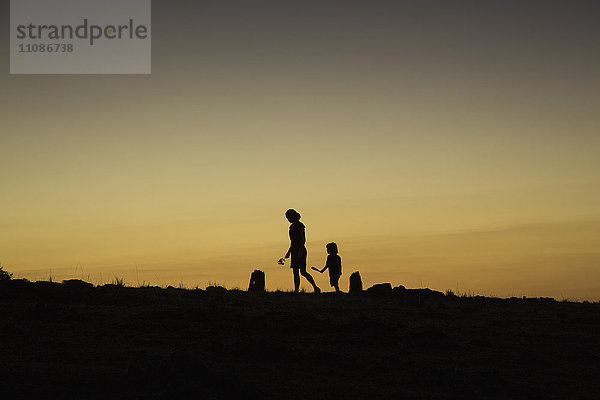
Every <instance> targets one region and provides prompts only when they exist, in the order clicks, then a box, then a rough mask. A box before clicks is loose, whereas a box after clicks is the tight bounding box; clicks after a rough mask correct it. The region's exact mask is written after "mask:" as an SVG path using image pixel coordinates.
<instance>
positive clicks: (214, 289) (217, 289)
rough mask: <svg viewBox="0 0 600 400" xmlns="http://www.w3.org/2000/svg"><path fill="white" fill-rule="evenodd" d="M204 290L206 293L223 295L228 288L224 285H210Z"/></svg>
mask: <svg viewBox="0 0 600 400" xmlns="http://www.w3.org/2000/svg"><path fill="white" fill-rule="evenodd" d="M204 292H205V293H206V294H213V295H222V294H225V293H227V289H225V288H224V287H223V286H208V287H207V288H206V289H205V290H204Z"/></svg>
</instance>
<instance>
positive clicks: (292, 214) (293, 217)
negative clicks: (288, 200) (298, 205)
mask: <svg viewBox="0 0 600 400" xmlns="http://www.w3.org/2000/svg"><path fill="white" fill-rule="evenodd" d="M285 217H286V218H287V219H288V221H290V222H296V221H300V213H299V212H298V211H296V210H294V209H293V208H290V209H289V210H287V211H286V212H285Z"/></svg>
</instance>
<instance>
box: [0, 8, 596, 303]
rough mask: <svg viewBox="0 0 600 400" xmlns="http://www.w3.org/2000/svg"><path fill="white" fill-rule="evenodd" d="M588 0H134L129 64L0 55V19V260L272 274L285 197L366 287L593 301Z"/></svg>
mask: <svg viewBox="0 0 600 400" xmlns="http://www.w3.org/2000/svg"><path fill="white" fill-rule="evenodd" d="M599 4H600V3H598V2H597V1H568V2H567V1H561V2H558V1H496V2H489V1H441V0H438V1H426V0H425V1H423V0H421V1H399V0H398V1H348V0H346V1H318V2H317V1H302V2H300V1H296V2H289V1H281V0H280V1H251V2H249V1H241V0H239V1H211V2H204V1H177V2H170V1H166V0H164V1H160V0H154V1H153V21H152V46H153V49H152V51H153V53H152V75H150V76H117V75H110V76H93V75H87V76H86V75H82V76H49V75H39V76H31V75H23V76H19V75H9V72H8V69H9V67H8V66H9V64H8V61H9V60H8V59H7V54H8V37H7V36H6V39H5V40H4V41H3V42H2V44H1V46H2V49H0V50H1V51H2V52H3V54H5V58H6V59H5V62H4V63H3V64H2V67H1V70H0V88H1V90H0V110H1V111H0V112H1V114H0V115H1V124H2V125H1V128H0V188H1V193H2V195H1V197H0V262H1V263H2V265H3V266H4V267H5V268H6V269H7V270H9V271H12V272H14V273H15V274H16V275H18V276H21V277H26V278H29V279H46V278H47V277H48V276H49V275H50V274H52V275H53V276H54V278H55V279H65V278H70V277H77V278H84V279H89V280H91V281H93V282H96V283H101V282H110V281H111V280H112V279H113V278H114V276H115V275H117V276H120V277H124V278H125V280H126V281H128V282H129V283H130V284H138V283H142V282H146V283H152V284H161V285H167V284H173V285H177V284H179V283H183V284H185V285H187V286H190V287H193V286H196V285H200V286H205V285H206V284H208V283H210V282H219V283H221V284H225V285H226V286H236V285H237V286H240V287H244V286H245V285H247V281H248V278H249V274H250V272H251V271H252V270H253V269H254V268H255V267H261V268H262V269H264V270H265V271H266V272H267V286H268V287H269V288H271V289H275V288H282V289H286V290H288V289H290V288H291V287H292V276H291V275H292V274H291V271H289V269H288V268H287V267H286V268H281V267H280V266H277V265H276V260H277V259H278V258H279V257H281V256H283V255H284V253H285V251H286V250H287V246H288V239H287V229H288V224H287V221H286V220H285V218H284V212H285V210H286V209H287V208H290V207H293V208H296V209H297V210H298V211H300V213H301V214H302V215H303V221H304V223H305V224H306V225H307V236H308V246H307V247H308V251H309V265H318V266H321V264H323V263H324V260H325V256H326V253H325V246H324V245H325V243H327V242H328V241H332V240H334V241H336V242H338V244H339V247H340V254H341V256H342V260H343V266H344V272H345V276H346V277H347V276H348V275H349V274H350V272H352V271H354V270H360V271H361V274H362V275H363V280H364V281H365V283H366V284H367V285H369V284H373V283H378V282H385V281H389V282H391V283H392V284H393V285H398V284H403V285H405V286H407V287H421V286H428V287H431V288H433V289H437V290H445V289H447V288H450V289H453V290H455V291H458V292H466V293H479V294H484V295H496V296H512V295H517V296H522V295H528V296H552V297H556V298H570V299H579V300H583V299H591V300H597V299H600V246H599V244H600V157H598V155H599V154H600V129H599V128H600V112H599V111H600V73H599V71H600V24H599V23H598V21H599V17H600V5H599ZM0 11H1V20H0V23H1V24H2V25H3V28H4V32H7V30H8V24H9V20H8V18H9V1H7V0H2V1H1V8H0ZM136 268H137V272H136ZM342 281H343V283H342V289H346V288H347V279H344V278H342ZM317 283H318V284H320V285H321V286H322V287H325V288H326V287H327V283H328V282H327V279H326V278H325V277H322V276H319V277H318V278H317ZM304 284H305V282H303V285H304Z"/></svg>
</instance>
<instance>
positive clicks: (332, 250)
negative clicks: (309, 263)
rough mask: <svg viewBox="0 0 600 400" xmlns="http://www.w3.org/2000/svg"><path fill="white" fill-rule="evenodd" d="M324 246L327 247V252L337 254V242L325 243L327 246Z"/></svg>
mask: <svg viewBox="0 0 600 400" xmlns="http://www.w3.org/2000/svg"><path fill="white" fill-rule="evenodd" d="M325 248H326V249H327V253H328V254H337V253H338V248H337V244H335V243H334V242H331V243H327V246H325Z"/></svg>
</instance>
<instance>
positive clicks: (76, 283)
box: [62, 279, 94, 290]
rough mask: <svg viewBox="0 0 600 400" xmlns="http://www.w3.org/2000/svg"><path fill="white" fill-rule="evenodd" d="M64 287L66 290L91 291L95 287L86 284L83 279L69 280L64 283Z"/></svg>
mask: <svg viewBox="0 0 600 400" xmlns="http://www.w3.org/2000/svg"><path fill="white" fill-rule="evenodd" d="M62 284H63V287H64V288H66V289H74V290H77V289H91V288H93V287H94V285H92V284H91V283H88V282H84V281H82V280H81V279H69V280H66V281H63V282H62Z"/></svg>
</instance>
